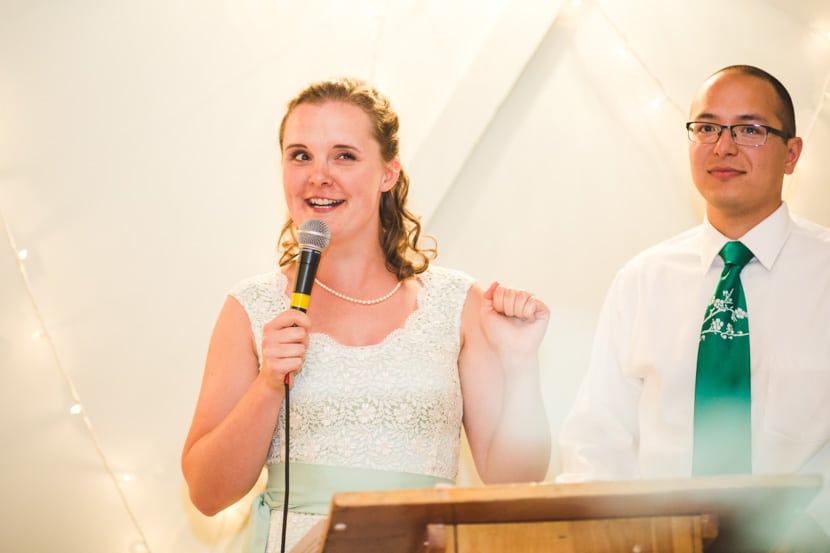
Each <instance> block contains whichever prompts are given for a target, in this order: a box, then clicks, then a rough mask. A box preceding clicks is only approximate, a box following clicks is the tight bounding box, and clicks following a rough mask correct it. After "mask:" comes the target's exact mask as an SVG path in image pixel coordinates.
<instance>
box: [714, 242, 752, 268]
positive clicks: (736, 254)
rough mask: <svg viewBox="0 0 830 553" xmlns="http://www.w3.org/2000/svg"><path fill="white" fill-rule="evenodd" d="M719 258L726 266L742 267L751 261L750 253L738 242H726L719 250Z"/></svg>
mask: <svg viewBox="0 0 830 553" xmlns="http://www.w3.org/2000/svg"><path fill="white" fill-rule="evenodd" d="M720 256H721V257H722V258H723V262H724V263H726V264H727V265H736V266H738V267H741V268H742V267H743V266H744V265H746V264H747V263H749V260H750V259H752V252H751V251H749V248H747V247H746V246H744V245H743V244H741V243H740V242H727V243H726V244H724V245H723V248H721V250H720Z"/></svg>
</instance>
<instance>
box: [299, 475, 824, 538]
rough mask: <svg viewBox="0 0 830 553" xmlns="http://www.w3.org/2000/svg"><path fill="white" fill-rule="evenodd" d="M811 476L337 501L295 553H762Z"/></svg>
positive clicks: (440, 491)
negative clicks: (505, 552) (325, 517)
mask: <svg viewBox="0 0 830 553" xmlns="http://www.w3.org/2000/svg"><path fill="white" fill-rule="evenodd" d="M820 488H821V477H820V476H812V475H807V476H804V475H786V476H757V475H756V476H749V475H747V476H737V477H734V476H730V477H709V478H695V479H682V480H651V481H647V480H642V481H618V482H592V483H580V484H548V483H543V484H522V485H518V484H517V485H504V486H486V487H475V488H454V487H447V488H434V489H422V490H400V491H389V492H355V493H338V494H335V495H334V497H333V498H332V502H331V509H330V512H329V516H328V518H327V519H326V520H325V521H324V523H321V524H319V525H318V526H317V527H316V528H315V529H314V530H312V532H311V533H309V535H307V536H306V538H305V539H304V540H303V541H302V542H301V543H299V544H298V545H297V546H295V547H294V548H293V549H292V550H291V551H292V553H312V552H313V553H352V552H358V551H359V552H361V553H365V552H383V553H387V552H401V553H416V552H418V553H439V552H441V553H495V552H502V551H510V552H521V553H534V552H541V551H544V552H551V553H583V552H590V553H612V552H613V553H620V552H626V553H627V552H631V553H652V552H654V553H656V552H660V553H663V552H673V553H700V552H703V551H706V552H707V553H724V552H728V553H760V552H764V553H766V552H769V551H770V550H771V549H772V548H773V546H774V545H775V544H776V542H777V541H778V540H779V539H780V537H781V535H782V533H783V531H784V529H785V528H786V527H787V526H788V524H789V523H790V521H791V520H792V519H793V518H794V517H795V516H796V515H797V514H798V513H799V512H800V511H801V510H802V509H803V508H804V506H806V505H807V504H808V503H809V501H810V500H811V499H812V497H813V496H815V495H816V493H817V492H818V490H819V489H820Z"/></svg>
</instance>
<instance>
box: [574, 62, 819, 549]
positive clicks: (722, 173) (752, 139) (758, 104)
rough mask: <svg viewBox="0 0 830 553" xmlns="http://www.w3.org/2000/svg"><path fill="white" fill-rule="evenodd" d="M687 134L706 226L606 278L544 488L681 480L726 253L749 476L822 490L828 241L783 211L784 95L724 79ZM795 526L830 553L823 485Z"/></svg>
mask: <svg viewBox="0 0 830 553" xmlns="http://www.w3.org/2000/svg"><path fill="white" fill-rule="evenodd" d="M687 129H688V132H689V139H690V144H689V159H690V164H691V174H692V178H693V180H694V183H695V185H696V187H697V189H698V191H699V192H700V194H701V196H703V198H704V200H705V202H706V218H705V221H704V223H703V224H702V225H700V226H698V227H695V228H693V229H691V230H688V231H686V232H684V233H683V234H680V235H679V236H676V237H674V238H671V239H669V240H667V241H665V242H663V243H661V244H658V245H656V246H654V247H652V248H649V249H647V250H645V251H643V252H642V253H640V254H639V255H637V256H636V257H634V258H633V259H632V260H630V261H629V262H628V263H627V264H626V265H625V266H624V267H623V268H622V269H621V270H620V271H619V273H618V274H617V275H616V277H615V279H614V281H613V283H612V285H611V287H610V289H609V291H608V295H607V297H606V300H605V304H604V306H603V308H602V311H601V314H600V318H599V321H598V325H597V329H596V335H595V338H594V345H593V350H592V355H591V362H590V366H589V370H588V373H587V375H586V377H585V380H584V382H583V384H582V387H581V389H580V392H579V395H578V397H577V399H576V402H575V405H574V407H573V409H572V411H571V413H570V414H569V416H568V417H567V419H566V421H565V423H564V425H563V429H562V433H561V436H560V442H561V447H562V455H563V473H562V474H561V475H560V476H559V477H558V478H557V481H558V482H573V481H583V480H616V479H634V478H644V479H657V478H680V477H688V476H692V475H693V474H694V473H693V470H692V466H693V464H692V459H693V456H692V452H693V442H694V440H693V435H694V411H695V382H696V363H697V358H698V346H699V342H700V340H701V327H702V325H703V316H704V311H705V309H706V306H707V304H708V303H709V302H710V300H711V299H712V294H713V291H714V290H715V287H716V284H717V281H718V279H719V277H720V275H721V270H722V269H723V267H724V262H723V260H722V259H721V258H720V257H719V255H718V252H719V251H720V250H721V248H722V247H723V246H724V244H725V243H726V242H728V241H733V240H739V241H740V242H742V243H743V244H744V245H745V246H746V247H748V248H749V250H750V251H751V253H752V255H753V256H754V257H753V258H752V259H751V260H750V261H749V263H748V264H747V265H746V266H745V267H744V268H743V270H742V272H741V273H740V279H741V281H742V285H743V292H744V296H745V298H746V306H747V307H746V311H747V312H748V320H749V329H750V339H749V359H750V375H751V377H750V389H751V450H752V451H751V467H752V469H751V470H752V472H753V473H756V474H775V473H779V474H780V473H796V472H803V473H810V474H822V475H823V477H824V480H825V482H827V481H830V229H827V228H823V227H820V226H818V225H815V224H813V223H810V222H807V221H804V220H802V219H799V218H797V217H795V216H793V215H791V214H790V213H789V211H788V208H787V205H786V204H785V203H784V202H783V201H782V196H781V193H782V185H783V179H784V175H785V174H790V173H792V172H793V170H794V169H795V166H796V163H797V161H798V158H799V156H800V154H801V150H802V140H801V138H799V137H797V136H796V129H795V115H794V110H793V105H792V100H791V98H790V95H789V93H788V92H787V91H786V89H785V88H784V86H783V85H782V84H781V83H780V82H779V81H778V80H777V79H775V78H774V77H773V76H771V75H769V74H768V73H766V72H765V71H763V70H761V69H758V68H756V67H751V66H730V67H727V68H724V69H722V70H720V71H718V72H716V73H715V74H713V75H712V76H711V77H710V78H709V79H708V80H707V81H706V82H705V83H704V84H703V86H702V88H701V89H700V91H699V93H698V95H697V96H696V98H695V100H694V101H693V103H692V106H691V110H690V123H689V124H687ZM747 456H749V454H748V453H747ZM808 511H809V516H806V517H804V519H803V520H801V521H800V523H799V524H800V526H799V530H798V532H799V533H800V534H801V536H802V538H803V540H804V542H805V543H807V544H809V545H808V546H807V550H810V549H812V550H823V551H830V538H828V537H827V536H828V535H830V490H828V486H827V485H825V486H824V488H823V489H822V491H821V492H820V494H819V496H818V497H817V498H816V500H815V501H814V502H813V503H812V504H811V505H810V507H809V509H808ZM824 547H827V549H823V548H824ZM818 548H822V549H818Z"/></svg>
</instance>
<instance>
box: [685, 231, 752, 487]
mask: <svg viewBox="0 0 830 553" xmlns="http://www.w3.org/2000/svg"><path fill="white" fill-rule="evenodd" d="M720 256H721V257H722V258H723V261H724V267H723V272H722V273H721V276H720V281H719V282H718V286H717V288H716V289H715V293H714V295H713V296H712V302H711V303H710V304H709V306H708V307H707V308H706V316H705V317H704V319H703V328H702V329H701V332H700V344H699V346H698V352H697V378H696V380H695V419H694V420H695V427H694V453H693V458H692V473H693V474H695V475H705V474H748V473H751V472H752V417H751V409H750V399H751V395H750V386H749V385H750V374H749V320H748V319H747V316H748V314H747V311H746V300H745V299H744V291H743V287H742V286H741V277H740V275H741V269H743V268H744V265H746V264H747V263H748V262H749V260H750V259H752V252H751V251H749V248H747V247H746V246H744V245H743V244H741V243H740V242H727V243H726V245H724V246H723V248H722V249H721V251H720Z"/></svg>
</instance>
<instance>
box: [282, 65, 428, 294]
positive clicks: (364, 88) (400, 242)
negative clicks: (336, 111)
mask: <svg viewBox="0 0 830 553" xmlns="http://www.w3.org/2000/svg"><path fill="white" fill-rule="evenodd" d="M329 101H336V102H346V103H350V104H353V105H355V106H357V107H359V108H360V109H362V110H363V111H364V112H365V113H366V115H368V116H369V119H371V121H372V126H373V127H374V130H375V139H376V140H377V142H378V144H379V145H380V152H381V157H383V160H384V161H385V162H387V163H388V162H390V161H392V160H393V159H395V158H396V157H398V155H399V153H400V148H399V145H398V128H399V126H400V125H399V122H398V115H397V114H396V113H395V112H394V111H393V110H392V108H391V106H390V103H389V99H388V98H386V96H384V95H383V94H381V93H380V92H379V91H378V90H377V89H376V88H374V87H373V86H371V85H369V84H368V83H366V82H365V81H362V80H360V79H354V78H349V77H346V78H341V79H334V80H328V81H320V82H316V83H312V84H310V85H309V86H307V87H306V88H305V89H304V90H302V91H301V92H300V93H299V94H298V95H297V96H296V97H295V98H294V99H293V100H291V101H290V102H289V103H288V108H287V110H286V112H285V115H284V116H283V118H282V123H280V151H282V149H283V137H284V134H285V123H286V121H287V120H288V117H289V116H290V115H291V113H292V112H293V111H294V108H296V107H297V106H299V105H300V104H322V103H325V102H329ZM408 195H409V177H408V176H407V174H406V172H405V171H404V170H403V168H401V172H400V175H399V176H398V180H397V182H396V183H395V185H394V186H393V187H392V188H390V189H389V190H388V191H386V192H383V193H382V195H381V199H380V206H379V208H378V209H379V212H380V228H379V229H378V231H379V236H378V239H379V241H380V246H381V249H382V250H383V253H384V256H385V258H386V268H387V269H389V271H390V272H392V273H395V274H396V275H397V277H398V279H399V280H403V279H405V278H408V277H410V276H413V275H416V274H419V273H422V272H424V271H426V270H427V267H429V262H430V260H432V259H435V257H436V256H437V255H438V243H437V241H436V239H435V238H434V237H433V236H428V235H425V237H426V238H429V239H430V240H431V241H432V243H433V245H432V247H430V248H426V247H421V245H420V240H421V223H420V220H419V218H418V217H416V216H415V215H414V214H413V213H412V212H410V211H409V209H407V207H406V201H407V196H408ZM279 242H280V249H281V250H282V254H281V256H280V260H279V264H280V266H281V267H283V266H285V265H288V264H289V263H291V262H292V261H294V260H295V259H296V258H297V256H298V255H299V253H300V247H299V244H298V243H297V225H296V224H295V223H294V221H293V220H292V219H291V215H288V219H287V221H286V222H285V225H283V227H282V231H281V232H280V238H279Z"/></svg>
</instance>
